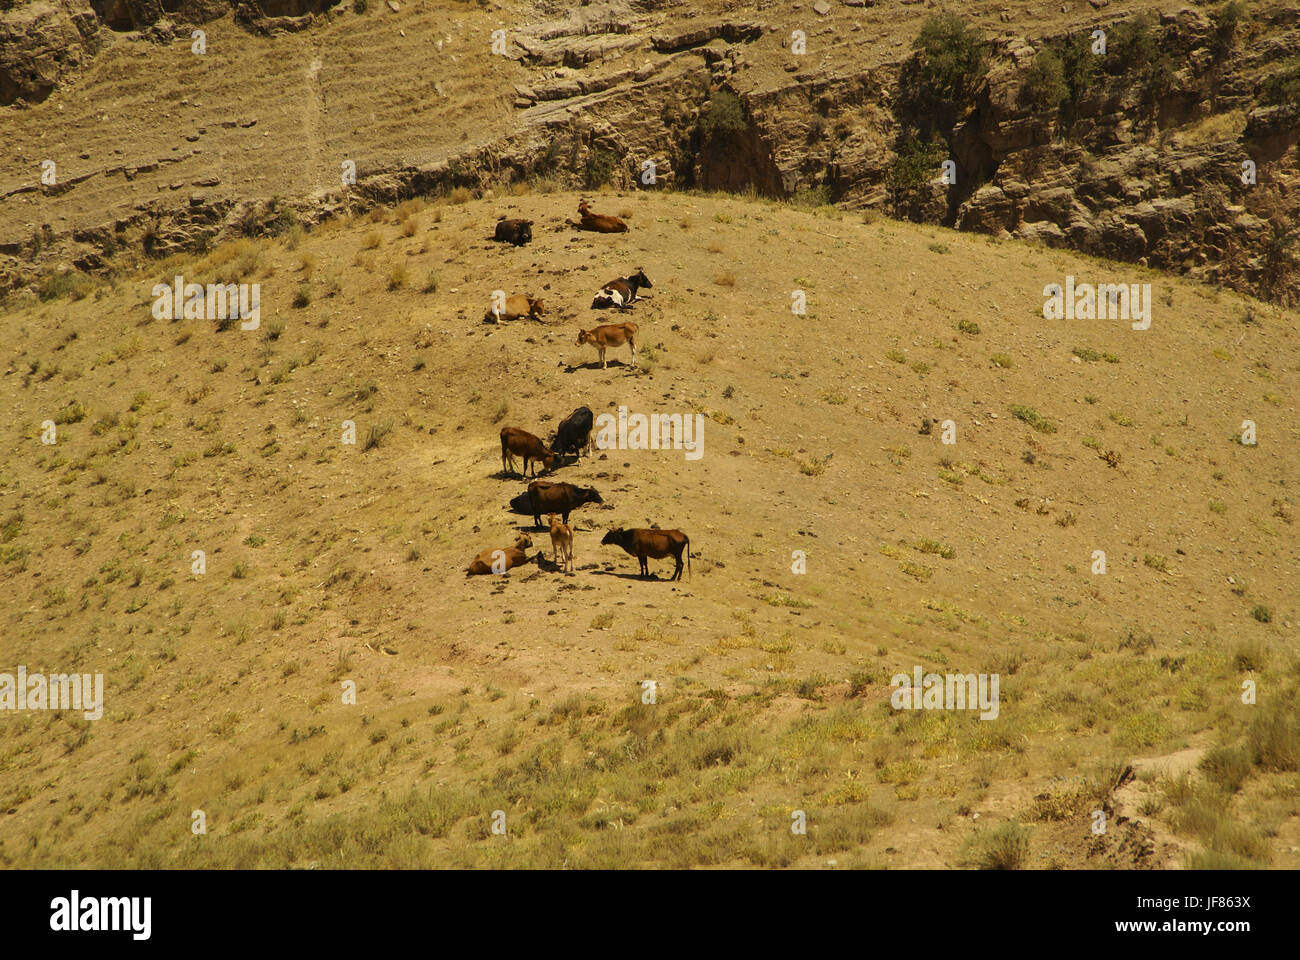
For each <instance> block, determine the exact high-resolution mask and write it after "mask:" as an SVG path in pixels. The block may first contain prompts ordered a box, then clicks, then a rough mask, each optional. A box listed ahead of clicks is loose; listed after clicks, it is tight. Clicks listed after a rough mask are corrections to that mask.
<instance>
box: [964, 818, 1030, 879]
mask: <svg viewBox="0 0 1300 960" xmlns="http://www.w3.org/2000/svg"><path fill="white" fill-rule="evenodd" d="M1028 859H1029V828H1028V827H1024V826H1021V825H1020V824H1018V823H1016V822H1014V821H1012V822H1011V823H1004V824H1001V825H999V826H997V827H993V828H991V829H986V830H981V831H980V832H979V833H977V834H976V835H975V836H974V837H973V838H972V839H971V840H970V841H969V842H968V844H967V847H966V857H965V862H966V863H967V864H968V865H970V866H974V867H977V868H978V869H980V870H1019V869H1021V868H1022V867H1023V866H1024V865H1025V861H1027V860H1028Z"/></svg>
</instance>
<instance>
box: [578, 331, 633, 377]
mask: <svg viewBox="0 0 1300 960" xmlns="http://www.w3.org/2000/svg"><path fill="white" fill-rule="evenodd" d="M638 329H639V328H638V327H637V325H636V323H635V322H634V321H632V320H624V321H623V322H622V323H602V324H601V325H600V326H598V327H592V328H591V329H590V330H583V329H582V328H581V327H579V328H578V346H582V345H583V344H584V343H589V344H591V345H592V346H593V347H595V348H596V349H597V350H599V351H600V369H602V370H604V369H605V350H606V349H608V348H609V347H621V346H623V344H624V343H626V344H627V345H628V346H630V347H631V348H632V366H634V367H635V366H636V332H637V330H638Z"/></svg>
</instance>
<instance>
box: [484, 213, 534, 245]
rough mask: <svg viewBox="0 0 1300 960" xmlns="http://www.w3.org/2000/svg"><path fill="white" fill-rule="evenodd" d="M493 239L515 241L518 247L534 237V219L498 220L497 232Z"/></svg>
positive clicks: (506, 241)
mask: <svg viewBox="0 0 1300 960" xmlns="http://www.w3.org/2000/svg"><path fill="white" fill-rule="evenodd" d="M492 239H493V240H500V241H501V242H502V243H513V244H514V245H515V246H516V247H522V246H523V245H524V244H525V243H528V242H530V241H531V240H532V239H533V221H531V220H506V219H504V218H503V219H501V220H498V221H497V232H496V234H495V235H494V236H493V237H492Z"/></svg>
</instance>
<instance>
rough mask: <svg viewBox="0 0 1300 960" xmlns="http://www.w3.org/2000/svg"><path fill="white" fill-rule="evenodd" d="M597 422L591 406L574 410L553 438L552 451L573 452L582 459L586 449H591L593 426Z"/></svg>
mask: <svg viewBox="0 0 1300 960" xmlns="http://www.w3.org/2000/svg"><path fill="white" fill-rule="evenodd" d="M595 422H596V418H595V417H594V416H592V413H591V408H590V407H579V408H578V409H577V410H574V411H573V413H571V414H569V415H568V416H567V417H565V418H564V419H563V420H562V421H561V422H560V426H559V428H558V429H557V430H556V431H555V436H554V437H552V438H551V444H550V446H551V450H552V452H554V453H556V454H558V455H560V456H566V455H568V454H570V453H571V454H573V455H574V457H577V458H579V459H580V458H581V457H582V451H583V450H584V449H587V450H588V451H590V448H591V428H592V426H593V425H594V424H595Z"/></svg>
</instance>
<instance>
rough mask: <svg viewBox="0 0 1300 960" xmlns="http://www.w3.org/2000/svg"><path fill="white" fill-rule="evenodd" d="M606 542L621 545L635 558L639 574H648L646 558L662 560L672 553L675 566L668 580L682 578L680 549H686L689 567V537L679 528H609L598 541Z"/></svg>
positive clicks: (603, 543) (648, 567) (688, 566)
mask: <svg viewBox="0 0 1300 960" xmlns="http://www.w3.org/2000/svg"><path fill="white" fill-rule="evenodd" d="M607 543H614V544H617V545H618V546H620V547H622V548H623V549H624V550H625V551H627V552H628V553H629V554H630V555H632V556H634V557H636V558H637V560H638V561H640V563H641V576H643V577H649V576H650V565H649V564H648V563H646V558H647V557H651V558H653V559H655V560H662V559H663V558H664V557H666V556H669V555H670V554H671V555H672V557H673V559H675V560H676V561H677V567H676V569H674V570H673V575H672V576H671V577H669V579H670V580H680V579H681V578H682V551H683V550H685V551H686V565H687V568H688V569H689V568H690V563H691V538H690V537H688V536H687V535H686V534H684V533H682V532H681V531H680V530H657V529H656V530H644V529H636V530H624V529H623V528H622V527H619V528H618V529H614V528H613V527H611V528H610V531H609V533H607V534H605V539H604V540H602V541H600V545H601V546H602V547H603V546H604V545H605V544H607Z"/></svg>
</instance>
